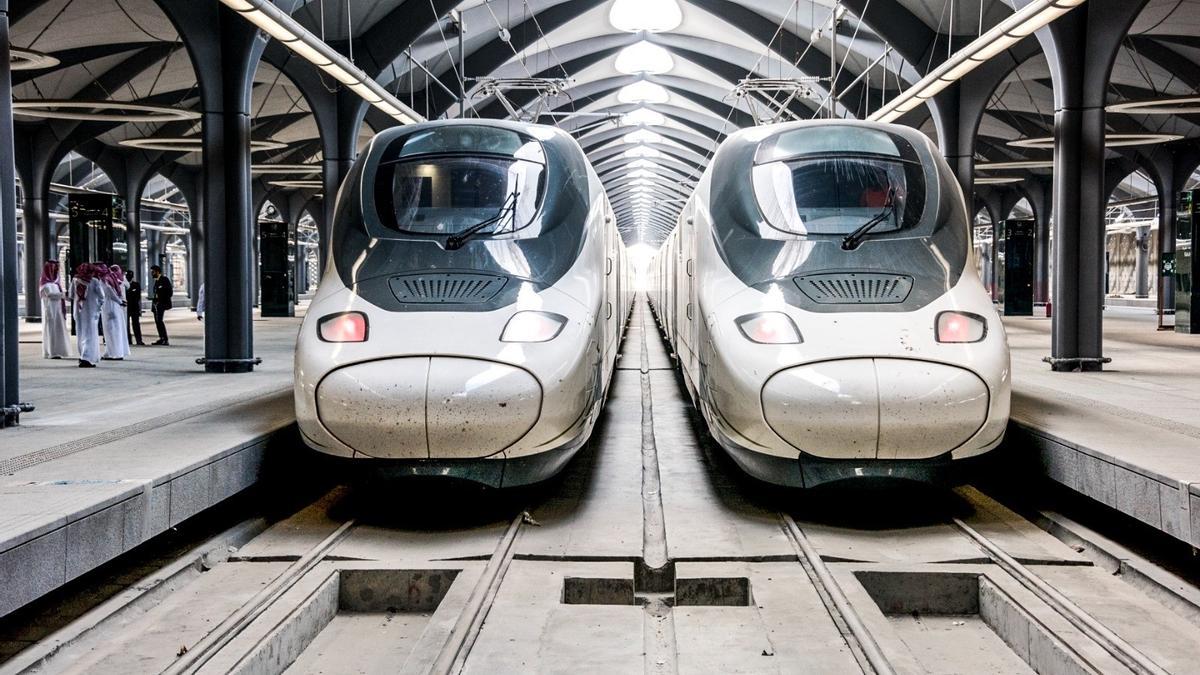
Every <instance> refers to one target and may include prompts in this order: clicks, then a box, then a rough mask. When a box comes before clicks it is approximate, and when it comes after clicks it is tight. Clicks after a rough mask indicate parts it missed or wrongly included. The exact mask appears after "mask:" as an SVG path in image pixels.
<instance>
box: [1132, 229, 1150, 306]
mask: <svg viewBox="0 0 1200 675" xmlns="http://www.w3.org/2000/svg"><path fill="white" fill-rule="evenodd" d="M1134 245H1135V246H1136V247H1137V250H1136V251H1135V253H1136V256H1137V257H1136V260H1135V265H1134V274H1135V277H1134V279H1135V284H1134V295H1135V296H1136V297H1139V298H1148V297H1150V227H1149V226H1145V225H1143V226H1142V227H1139V228H1137V232H1136V234H1135V235H1134Z"/></svg>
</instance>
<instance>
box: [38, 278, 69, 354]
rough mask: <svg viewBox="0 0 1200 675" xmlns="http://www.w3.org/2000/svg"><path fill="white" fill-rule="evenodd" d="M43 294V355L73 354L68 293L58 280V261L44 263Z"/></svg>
mask: <svg viewBox="0 0 1200 675" xmlns="http://www.w3.org/2000/svg"><path fill="white" fill-rule="evenodd" d="M38 288H39V290H38V295H40V296H42V356H43V357H44V358H47V359H63V358H69V357H70V356H71V337H70V335H69V334H68V332H67V294H66V293H65V292H64V291H63V287H62V283H61V282H60V281H59V280H58V261H57V260H47V261H46V263H45V264H44V265H42V278H41V281H40V283H39V286H38Z"/></svg>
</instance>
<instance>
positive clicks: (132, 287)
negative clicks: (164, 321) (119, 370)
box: [125, 270, 146, 347]
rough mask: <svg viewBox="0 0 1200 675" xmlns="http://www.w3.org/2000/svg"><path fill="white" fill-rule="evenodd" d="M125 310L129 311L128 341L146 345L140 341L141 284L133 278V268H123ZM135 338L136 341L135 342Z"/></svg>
mask: <svg viewBox="0 0 1200 675" xmlns="http://www.w3.org/2000/svg"><path fill="white" fill-rule="evenodd" d="M125 280H126V281H128V282H129V286H127V287H125V311H126V312H128V313H129V343H130V344H138V345H141V346H143V347H144V346H146V343H145V342H142V285H141V284H139V283H138V281H137V279H134V278H133V270H125ZM135 340H136V342H135Z"/></svg>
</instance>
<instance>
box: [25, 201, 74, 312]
mask: <svg viewBox="0 0 1200 675" xmlns="http://www.w3.org/2000/svg"><path fill="white" fill-rule="evenodd" d="M22 187H24V188H25V189H26V190H29V188H30V186H28V185H26V186H22ZM29 191H30V192H31V193H32V192H34V190H29ZM14 199H15V197H14ZM21 215H22V218H23V220H24V222H25V321H26V322H28V323H38V322H40V321H41V320H42V300H41V297H39V296H38V292H39V291H40V290H41V288H40V286H39V284H38V282H39V281H40V280H41V277H42V263H44V262H45V261H46V260H48V259H50V258H53V257H54V255H53V253H52V252H51V250H52V249H51V248H50V246H49V245H48V244H49V242H50V241H51V240H52V239H53V237H52V236H51V233H50V222H49V217H50V216H49V214H48V213H47V212H46V201H45V200H44V199H43V198H41V196H40V195H39V196H36V197H32V196H31V195H28V194H27V195H25V199H24V202H23V203H22V205H21ZM14 217H15V216H14ZM63 264H64V265H65V264H66V263H65V262H64V263H63Z"/></svg>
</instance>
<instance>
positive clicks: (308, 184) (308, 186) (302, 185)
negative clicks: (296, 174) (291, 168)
mask: <svg viewBox="0 0 1200 675" xmlns="http://www.w3.org/2000/svg"><path fill="white" fill-rule="evenodd" d="M269 184H270V185H274V186H275V187H281V188H295V189H298V190H320V189H321V188H323V187H325V184H324V183H322V182H321V181H319V180H273V181H270V183H269Z"/></svg>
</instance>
